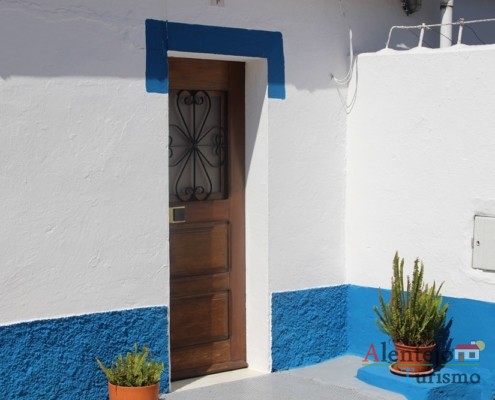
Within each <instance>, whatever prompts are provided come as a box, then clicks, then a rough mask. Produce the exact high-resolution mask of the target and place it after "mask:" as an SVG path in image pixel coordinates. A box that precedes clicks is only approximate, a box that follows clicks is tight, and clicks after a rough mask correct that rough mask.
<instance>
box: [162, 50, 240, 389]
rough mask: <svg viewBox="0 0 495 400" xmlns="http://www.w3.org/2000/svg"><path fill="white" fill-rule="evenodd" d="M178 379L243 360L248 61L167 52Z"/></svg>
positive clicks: (172, 290) (173, 330)
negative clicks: (197, 57)
mask: <svg viewBox="0 0 495 400" xmlns="http://www.w3.org/2000/svg"><path fill="white" fill-rule="evenodd" d="M169 68H170V69H169V79H170V81H169V86H170V90H169V119H170V127H169V132H170V136H169V190H170V207H171V208H170V210H171V212H170V219H171V223H170V297H171V298H170V341H171V376H172V379H173V380H176V379H183V378H188V377H193V376H200V375H205V374H210V373H215V372H220V371H226V370H232V369H237V368H243V367H246V366H247V364H246V323H245V319H246V317H245V315H246V314H245V233H244V232H245V228H244V64H243V63H235V62H226V61H211V60H194V59H179V58H170V59H169Z"/></svg>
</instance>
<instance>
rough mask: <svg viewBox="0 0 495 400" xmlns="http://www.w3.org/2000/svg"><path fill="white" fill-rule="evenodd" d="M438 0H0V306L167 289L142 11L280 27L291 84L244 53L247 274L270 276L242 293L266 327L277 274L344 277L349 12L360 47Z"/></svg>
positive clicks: (160, 115) (76, 304) (103, 305)
mask: <svg viewBox="0 0 495 400" xmlns="http://www.w3.org/2000/svg"><path fill="white" fill-rule="evenodd" d="M342 11H344V12H345V14H346V16H347V20H346V19H344V16H343V13H342ZM437 14H438V10H436V8H435V7H433V6H426V7H424V10H422V14H421V15H418V16H417V17H415V16H413V17H409V18H407V17H406V16H405V15H404V14H403V13H402V11H401V9H400V6H398V5H397V4H396V2H395V1H392V0H373V1H369V2H366V4H365V5H363V4H362V2H361V1H357V0H352V1H351V0H346V1H342V2H340V1H332V2H328V1H323V0H312V1H310V2H304V3H301V2H295V1H290V2H287V1H285V0H284V1H282V0H276V1H270V2H266V1H254V2H244V1H241V0H228V1H226V6H225V7H212V6H210V2H209V1H206V0H187V1H178V0H177V1H172V0H146V1H141V2H139V4H137V3H136V2H134V1H130V0H119V1H117V0H111V1H105V2H98V1H95V0H84V1H67V0H44V1H41V0H29V1H28V0H2V1H1V8H0V54H2V56H1V57H0V78H1V79H0V94H1V95H0V120H1V125H0V131H1V135H0V140H1V145H0V157H1V163H0V182H1V189H2V190H1V196H0V210H1V211H0V213H1V223H0V252H1V254H0V262H1V268H0V281H1V282H2V291H1V294H0V296H1V301H0V315H1V317H0V324H8V323H12V322H16V321H24V320H31V319H39V318H49V317H58V316H65V315H74V314H84V313H91V312H98V311H105V310H114V309H122V308H132V307H141V306H148V305H157V304H167V303H168V247H167V241H168V225H167V173H166V171H167V158H166V154H167V151H166V145H167V140H166V136H167V135H166V127H167V125H168V122H167V96H166V95H159V94H148V93H146V92H145V88H144V87H145V86H144V79H145V52H146V50H145V40H144V21H145V19H147V18H153V19H160V20H171V21H176V22H184V23H198V24H205V25H218V26H230V27H240V28H252V29H264V30H271V31H280V32H282V34H283V38H284V52H285V73H286V89H287V99H286V100H283V101H282V100H268V99H266V98H265V97H266V96H264V95H262V96H260V94H259V93H260V91H261V92H263V91H264V90H265V89H264V88H265V87H266V81H264V80H263V79H266V77H265V78H263V79H261V78H260V77H259V74H260V73H263V71H266V66H265V67H263V66H262V64H257V61H256V60H253V61H250V62H248V67H247V82H248V85H250V87H249V89H248V90H247V94H248V96H247V97H248V98H247V101H246V104H247V108H248V112H247V118H248V121H247V124H248V126H247V133H248V137H247V145H246V146H247V149H248V155H249V156H250V159H249V160H248V162H249V163H250V165H249V166H248V167H249V168H248V186H247V201H248V204H247V219H248V220H247V226H248V232H247V234H248V239H247V248H248V251H249V254H248V257H247V262H248V273H249V271H255V273H253V274H252V275H249V276H248V289H249V288H256V289H255V292H256V291H259V290H260V289H259V288H263V289H262V290H263V292H264V300H263V301H261V302H259V301H258V303H260V304H258V305H256V304H255V303H256V301H253V303H252V304H248V310H249V309H252V310H254V311H252V313H251V314H252V315H257V314H258V312H257V310H258V309H257V308H256V307H258V306H260V307H262V308H263V309H264V312H263V314H264V315H265V317H264V318H265V322H264V326H265V328H266V331H268V330H269V323H268V321H269V317H268V314H269V296H270V293H271V292H274V291H285V290H294V289H304V288H310V287H315V286H328V285H335V284H341V283H343V282H344V280H345V271H344V195H345V177H344V168H345V123H346V115H345V112H344V110H343V107H342V105H341V103H340V100H339V96H338V95H337V92H336V90H335V87H334V86H333V85H332V84H331V82H330V74H331V73H333V74H335V75H337V76H339V75H340V76H341V75H344V74H345V72H346V68H347V63H348V56H349V54H348V41H347V37H348V24H350V26H351V27H353V29H354V45H355V49H356V51H358V52H359V51H373V50H377V49H379V48H381V47H382V46H383V43H384V42H385V39H386V34H387V32H388V29H389V27H390V26H391V25H394V24H404V23H406V22H414V21H415V22H416V23H417V22H419V21H422V20H427V22H430V21H433V20H435V18H436V16H437ZM263 68H264V69H263ZM253 80H254V81H255V82H258V86H259V87H258V88H254V89H253V88H252V84H251V83H250V82H254V81H253ZM260 82H261V83H260ZM264 85H265V86H264ZM257 99H258V100H257ZM260 273H261V274H262V275H260ZM253 293H254V292H253ZM252 296H253V298H254V294H253V295H252ZM250 307H251V308H250ZM248 317H249V311H248ZM265 328H263V329H265ZM265 336H266V335H265Z"/></svg>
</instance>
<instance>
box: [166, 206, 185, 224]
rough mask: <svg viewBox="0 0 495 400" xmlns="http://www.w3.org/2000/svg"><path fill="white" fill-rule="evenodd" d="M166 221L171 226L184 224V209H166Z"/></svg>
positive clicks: (182, 207)
mask: <svg viewBox="0 0 495 400" xmlns="http://www.w3.org/2000/svg"><path fill="white" fill-rule="evenodd" d="M168 219H169V221H170V223H171V224H180V223H183V222H186V207H184V206H181V207H170V208H169V209H168Z"/></svg>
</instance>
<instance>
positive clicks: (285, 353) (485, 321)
mask: <svg viewBox="0 0 495 400" xmlns="http://www.w3.org/2000/svg"><path fill="white" fill-rule="evenodd" d="M383 293H384V296H385V298H387V297H388V296H389V293H390V291H387V290H384V291H383ZM444 301H446V302H448V303H449V312H448V321H447V325H446V328H445V330H444V331H443V332H442V333H441V335H440V336H439V338H438V340H437V343H438V345H439V347H440V349H441V351H442V352H443V351H445V352H446V354H452V357H453V354H454V348H455V347H456V346H457V345H459V344H469V343H471V342H472V341H474V342H476V341H483V342H484V343H485V345H486V347H485V348H484V349H483V351H481V352H480V360H479V363H477V364H476V365H465V364H463V365H461V366H459V365H454V364H455V360H449V361H446V362H444V364H447V365H446V366H445V367H444V369H443V370H440V371H439V372H441V371H444V372H443V373H447V372H448V371H455V373H466V374H468V376H471V374H478V375H479V376H480V382H479V383H478V384H470V385H464V384H461V383H455V384H454V386H452V385H447V384H442V385H436V386H435V385H432V384H424V386H421V385H420V386H417V387H416V388H415V387H414V386H411V385H409V384H406V385H405V386H404V382H405V381H404V379H402V378H401V377H397V376H394V375H392V374H391V373H390V372H389V371H388V368H387V367H386V366H385V367H373V368H372V367H366V368H364V369H363V371H360V373H359V376H360V377H364V379H363V380H365V381H366V382H368V383H371V384H374V385H376V386H380V387H384V388H386V389H388V390H392V391H396V392H399V393H404V394H407V393H408V392H411V393H412V395H410V394H407V395H408V396H410V397H409V398H411V399H416V398H425V399H430V398H443V399H450V398H452V399H462V398H470V399H488V400H492V396H494V395H495V380H494V377H495V335H494V334H493V329H494V327H495V304H494V303H488V302H483V301H477V300H471V299H460V298H452V297H444ZM377 304H378V289H376V288H368V287H361V286H354V285H341V286H335V287H328V288H318V289H308V290H300V291H294V292H284V293H274V294H273V295H272V365H273V367H272V368H273V370H274V371H278V370H284V369H291V368H297V367H302V366H306V365H311V364H316V363H319V362H322V361H326V360H329V359H331V358H334V357H336V356H339V355H344V354H352V355H357V356H360V357H363V359H364V358H365V357H366V354H367V353H368V351H369V349H370V346H371V345H373V346H374V348H375V349H376V351H377V353H378V357H379V358H380V359H381V358H382V354H383V353H384V354H385V358H387V357H388V353H389V352H390V351H393V350H394V347H393V343H392V342H391V340H390V339H389V337H388V336H387V335H385V334H384V333H382V332H380V331H379V330H378V328H377V327H376V324H375V319H376V315H375V313H374V311H373V305H377ZM372 361H373V360H372ZM380 361H385V362H386V361H387V360H386V359H385V360H380ZM383 377H387V379H386V380H385V381H384V379H383ZM463 385H464V386H463ZM385 386H386V387H385ZM466 386H467V387H466ZM453 390H457V392H458V393H459V395H458V396H461V394H462V393H464V394H463V395H462V396H468V397H452V396H453V394H452V393H453V392H452V391H453ZM416 393H417V395H418V396H420V395H421V396H423V397H415V396H416ZM421 393H423V394H421ZM425 396H426V397H425ZM493 398H495V397H493Z"/></svg>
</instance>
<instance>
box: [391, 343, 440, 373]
mask: <svg viewBox="0 0 495 400" xmlns="http://www.w3.org/2000/svg"><path fill="white" fill-rule="evenodd" d="M394 345H395V350H396V352H397V362H396V363H394V364H392V366H391V367H390V370H391V371H392V372H393V373H395V374H399V375H406V376H418V375H429V374H431V373H433V371H434V369H433V364H432V363H431V358H432V353H433V351H434V350H435V347H436V345H435V344H432V345H430V346H419V347H416V346H405V345H403V344H399V343H394Z"/></svg>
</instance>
